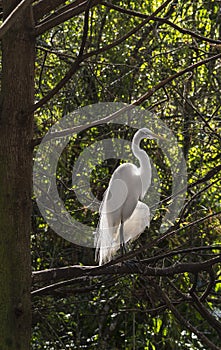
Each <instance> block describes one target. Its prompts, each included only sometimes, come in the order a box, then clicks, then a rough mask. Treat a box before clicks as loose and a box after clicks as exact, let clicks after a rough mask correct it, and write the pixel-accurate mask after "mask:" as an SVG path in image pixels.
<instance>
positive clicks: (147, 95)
mask: <svg viewBox="0 0 221 350" xmlns="http://www.w3.org/2000/svg"><path fill="white" fill-rule="evenodd" d="M101 50H102V49H101ZM98 51H100V50H98ZM98 51H96V52H95V53H94V52H92V53H88V54H85V55H83V56H81V57H79V60H78V61H77V60H76V62H75V63H74V65H73V67H72V68H71V69H70V71H69V72H68V73H67V74H66V76H65V77H64V78H63V79H62V80H61V81H60V82H59V83H58V85H56V86H55V88H54V89H52V90H51V91H50V93H49V94H48V95H47V96H45V97H43V98H42V99H41V100H40V101H39V102H37V103H36V104H35V106H34V108H33V110H36V109H38V108H39V107H41V106H42V105H43V104H44V103H46V102H47V101H48V100H50V98H51V97H53V96H54V95H55V94H56V93H57V92H58V91H59V90H60V89H61V88H62V87H63V86H64V84H65V83H66V82H67V81H68V80H69V79H70V78H71V77H72V75H73V74H74V73H75V72H76V71H77V69H78V68H79V65H80V63H81V62H82V61H83V60H84V59H85V57H86V58H88V57H89V56H90V55H92V54H97V52H98ZM220 57H221V53H219V54H217V55H215V56H211V57H209V58H206V59H204V60H201V61H198V62H196V63H194V64H192V65H190V66H188V67H186V68H185V69H183V70H181V71H179V72H177V73H175V74H173V75H171V76H170V77H168V78H166V79H164V80H162V81H160V82H159V83H158V84H156V85H155V86H154V87H153V88H151V89H149V90H148V91H147V92H146V93H145V94H144V95H142V96H141V97H140V98H138V100H136V101H134V102H133V103H132V104H131V105H126V106H125V107H123V108H121V109H119V110H118V111H116V112H114V113H112V114H110V115H108V116H107V117H104V118H101V119H99V120H95V121H94V122H91V123H90V124H89V125H88V126H87V127H92V126H96V125H99V124H104V123H108V122H109V121H112V120H114V119H116V118H117V117H119V116H120V115H121V114H122V113H124V112H126V111H129V110H131V109H133V108H134V106H139V105H141V104H142V103H143V102H144V101H145V100H147V99H148V98H150V97H151V96H152V95H153V94H154V93H155V92H156V91H158V90H159V89H161V88H163V87H164V86H165V85H167V84H168V83H170V82H171V81H173V80H175V79H176V78H178V77H180V76H182V75H184V74H185V73H187V72H191V71H193V70H194V69H196V68H198V67H200V66H202V65H204V64H206V63H208V62H210V61H213V60H216V59H218V58H220ZM32 112H33V111H32ZM85 127H86V125H79V126H76V127H73V128H70V129H67V130H62V131H59V132H54V133H51V134H48V135H47V139H46V140H47V141H49V140H51V139H53V138H56V137H63V136H66V135H70V134H72V133H74V132H80V131H82V130H84V129H85ZM41 141H42V138H38V139H36V140H33V147H34V146H36V145H38V144H39V143H40V142H41Z"/></svg>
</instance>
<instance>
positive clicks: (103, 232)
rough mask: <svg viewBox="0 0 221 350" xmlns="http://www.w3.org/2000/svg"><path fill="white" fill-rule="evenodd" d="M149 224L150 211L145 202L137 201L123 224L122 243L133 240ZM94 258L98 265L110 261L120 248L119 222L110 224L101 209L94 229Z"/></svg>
mask: <svg viewBox="0 0 221 350" xmlns="http://www.w3.org/2000/svg"><path fill="white" fill-rule="evenodd" d="M149 225H150V211H149V208H148V206H147V205H146V204H144V203H142V202H138V203H137V206H136V208H135V209H134V211H133V214H132V215H131V217H130V218H129V219H128V220H126V221H125V223H124V226H123V236H124V243H127V242H128V241H130V240H134V239H136V238H138V237H139V235H140V234H141V233H142V232H143V231H144V230H145V228H146V226H148V227H149ZM95 247H96V251H95V259H96V261H99V265H102V264H104V263H105V262H108V261H110V260H111V259H112V258H113V256H114V254H115V253H116V252H117V251H118V249H120V224H118V225H117V226H113V225H111V221H110V219H109V220H108V217H107V214H106V213H105V211H103V212H102V211H101V214H100V220H99V224H98V227H97V231H96V239H95Z"/></svg>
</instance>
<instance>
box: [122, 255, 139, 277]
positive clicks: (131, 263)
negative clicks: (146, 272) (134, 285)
mask: <svg viewBox="0 0 221 350" xmlns="http://www.w3.org/2000/svg"><path fill="white" fill-rule="evenodd" d="M123 263H124V264H125V265H126V266H127V267H128V268H129V270H131V273H134V272H137V268H138V267H139V260H138V259H136V258H134V259H130V260H126V261H124V262H123Z"/></svg>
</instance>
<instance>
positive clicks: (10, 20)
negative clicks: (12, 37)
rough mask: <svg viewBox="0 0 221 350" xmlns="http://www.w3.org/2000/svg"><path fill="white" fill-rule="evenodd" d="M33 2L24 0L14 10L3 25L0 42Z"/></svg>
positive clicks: (0, 31)
mask: <svg viewBox="0 0 221 350" xmlns="http://www.w3.org/2000/svg"><path fill="white" fill-rule="evenodd" d="M30 3H31V0H22V1H21V2H20V3H19V4H18V5H17V6H16V7H15V8H14V10H13V11H12V12H11V13H10V14H9V15H8V17H7V18H6V19H5V20H4V22H3V23H2V25H1V26H0V40H1V39H2V37H3V36H4V35H5V33H7V31H8V30H9V29H10V28H11V27H12V26H13V24H14V23H15V22H16V20H17V19H18V17H19V16H20V15H21V13H22V11H24V9H25V8H26V7H27V6H29V5H30Z"/></svg>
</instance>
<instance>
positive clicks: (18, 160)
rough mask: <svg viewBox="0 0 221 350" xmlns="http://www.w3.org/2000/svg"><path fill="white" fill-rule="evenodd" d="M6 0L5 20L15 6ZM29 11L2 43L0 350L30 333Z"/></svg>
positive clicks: (16, 345)
mask: <svg viewBox="0 0 221 350" xmlns="http://www.w3.org/2000/svg"><path fill="white" fill-rule="evenodd" d="M18 3H19V1H17V0H4V1H3V13H4V17H6V16H7V15H8V14H9V13H10V11H11V10H12V9H13V8H15V6H16V5H18ZM32 33H33V21H32V9H31V6H29V7H28V8H26V9H25V10H24V11H23V13H22V14H21V16H20V17H19V18H18V19H17V21H16V23H15V24H14V25H13V26H12V27H11V28H10V30H9V31H8V32H7V33H6V34H5V35H4V37H3V39H2V52H3V56H2V89H1V101H0V102H1V103H0V107H1V111H0V191H1V196H0V235H1V236H0V237H1V239H0V266H1V267H0V349H3V350H9V349H10V350H19V349H21V350H26V349H29V348H30V334H31V330H30V327H31V300H30V286H31V259H30V232H31V220H30V218H31V195H32V149H31V147H30V145H31V140H32V137H33V135H32V130H33V115H31V114H28V111H29V110H31V107H32V105H33V102H34V39H33V37H32V36H31V34H32Z"/></svg>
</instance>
